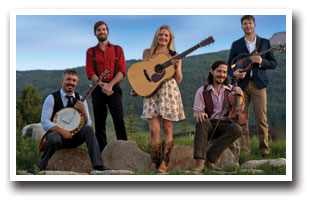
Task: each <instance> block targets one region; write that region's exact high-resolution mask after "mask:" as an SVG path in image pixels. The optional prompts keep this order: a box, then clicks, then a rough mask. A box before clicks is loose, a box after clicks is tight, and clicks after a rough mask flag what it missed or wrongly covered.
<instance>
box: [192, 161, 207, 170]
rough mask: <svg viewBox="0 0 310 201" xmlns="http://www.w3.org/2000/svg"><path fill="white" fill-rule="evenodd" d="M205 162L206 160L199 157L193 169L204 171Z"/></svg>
mask: <svg viewBox="0 0 310 201" xmlns="http://www.w3.org/2000/svg"><path fill="white" fill-rule="evenodd" d="M205 162H206V161H205V160H203V159H198V158H197V159H196V160H195V164H194V167H192V170H193V171H195V172H202V171H203V169H204V168H205Z"/></svg>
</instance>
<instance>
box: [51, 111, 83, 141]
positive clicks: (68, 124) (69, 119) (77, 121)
mask: <svg viewBox="0 0 310 201" xmlns="http://www.w3.org/2000/svg"><path fill="white" fill-rule="evenodd" d="M53 122H54V123H55V124H56V125H57V126H58V127H60V128H63V129H65V130H67V131H70V132H71V133H72V135H74V134H76V133H77V132H79V130H80V129H81V128H82V127H83V125H84V117H83V115H82V114H81V113H80V112H79V111H78V110H77V109H75V108H72V107H66V108H63V109H61V110H59V111H58V112H57V113H56V114H55V116H54V118H53Z"/></svg>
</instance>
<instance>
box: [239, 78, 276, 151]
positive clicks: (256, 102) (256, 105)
mask: <svg viewBox="0 0 310 201" xmlns="http://www.w3.org/2000/svg"><path fill="white" fill-rule="evenodd" d="M243 94H244V110H245V113H246V115H247V117H249V106H250V102H251V101H252V105H253V110H254V114H255V119H256V125H257V131H258V139H259V145H260V152H261V154H264V155H265V154H269V151H270V149H269V146H268V124H267V92H266V88H263V89H260V88H258V87H257V86H256V84H255V82H254V81H253V80H250V81H249V83H248V86H247V87H246V88H245V89H244V90H243ZM240 140H241V150H243V151H246V152H247V153H251V147H250V141H249V128H248V123H247V124H246V125H244V126H242V134H241V138H240Z"/></svg>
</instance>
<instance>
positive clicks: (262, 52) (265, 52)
mask: <svg viewBox="0 0 310 201" xmlns="http://www.w3.org/2000/svg"><path fill="white" fill-rule="evenodd" d="M274 49H275V48H274V47H272V48H269V49H267V50H263V51H261V52H260V53H257V54H255V55H257V56H261V55H264V54H267V53H268V52H271V51H273V50H274Z"/></svg>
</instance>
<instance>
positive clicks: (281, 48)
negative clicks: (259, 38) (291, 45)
mask: <svg viewBox="0 0 310 201" xmlns="http://www.w3.org/2000/svg"><path fill="white" fill-rule="evenodd" d="M272 50H273V51H274V52H282V51H284V50H285V46H284V45H278V46H274V47H272Z"/></svg>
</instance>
